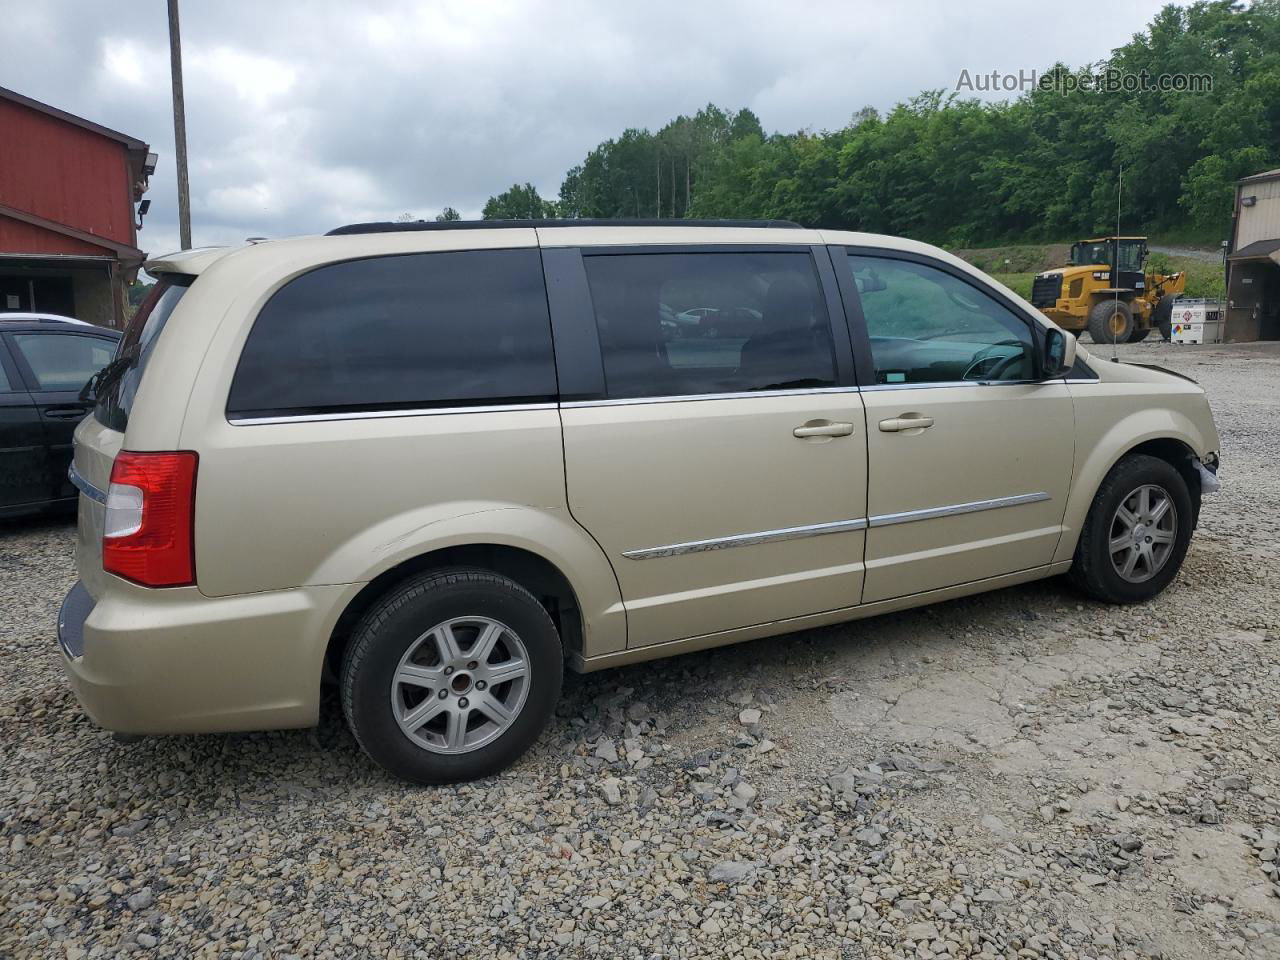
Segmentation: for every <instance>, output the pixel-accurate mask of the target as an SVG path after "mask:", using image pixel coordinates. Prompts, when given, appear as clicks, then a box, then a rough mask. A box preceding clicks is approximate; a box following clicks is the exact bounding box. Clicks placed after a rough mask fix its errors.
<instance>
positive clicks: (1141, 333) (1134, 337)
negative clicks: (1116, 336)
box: [1126, 327, 1151, 343]
mask: <svg viewBox="0 0 1280 960" xmlns="http://www.w3.org/2000/svg"><path fill="white" fill-rule="evenodd" d="M1150 332H1151V328H1150V327H1134V330H1133V333H1131V334H1129V339H1128V340H1127V341H1126V342H1127V343H1141V342H1142V341H1143V340H1145V339H1147V334H1149V333H1150Z"/></svg>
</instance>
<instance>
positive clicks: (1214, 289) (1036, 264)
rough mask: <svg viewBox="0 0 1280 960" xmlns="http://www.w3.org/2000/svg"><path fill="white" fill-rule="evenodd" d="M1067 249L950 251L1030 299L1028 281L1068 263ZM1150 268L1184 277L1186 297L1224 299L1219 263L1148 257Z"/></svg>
mask: <svg viewBox="0 0 1280 960" xmlns="http://www.w3.org/2000/svg"><path fill="white" fill-rule="evenodd" d="M1069 251H1070V246H1069V245H1068V244H1065V243H1053V244H1040V245H1035V244H1029V245H1025V246H1005V247H979V248H974V249H965V250H953V251H952V252H953V253H954V254H955V255H956V256H958V257H960V259H962V260H965V261H967V262H968V263H971V264H973V265H974V266H975V267H977V268H978V269H979V270H981V271H983V272H984V273H988V274H990V275H991V276H992V277H994V278H995V279H996V280H999V281H1000V282H1001V283H1003V284H1004V285H1005V286H1006V287H1008V288H1009V289H1010V290H1012V291H1013V292H1014V293H1016V294H1018V295H1019V296H1021V297H1027V298H1030V296H1031V281H1032V280H1034V279H1035V275H1036V274H1037V273H1039V272H1040V271H1041V270H1048V269H1050V268H1052V267H1060V266H1062V265H1063V264H1065V263H1066V262H1067V254H1068V252H1069ZM1151 267H1152V268H1154V269H1156V270H1158V271H1160V272H1162V273H1172V272H1173V271H1175V270H1182V271H1185V272H1186V274H1187V289H1186V293H1184V294H1183V296H1186V297H1210V298H1213V297H1223V296H1225V295H1226V290H1225V287H1224V284H1223V274H1222V264H1220V263H1206V262H1205V261H1204V260H1194V259H1192V258H1190V257H1174V256H1168V255H1166V254H1162V253H1153V254H1151Z"/></svg>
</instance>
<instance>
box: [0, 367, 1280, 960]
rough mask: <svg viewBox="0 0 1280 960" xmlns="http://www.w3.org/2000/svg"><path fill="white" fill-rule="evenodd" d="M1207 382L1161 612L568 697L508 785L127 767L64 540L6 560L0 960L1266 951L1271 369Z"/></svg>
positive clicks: (1277, 602) (611, 678)
mask: <svg viewBox="0 0 1280 960" xmlns="http://www.w3.org/2000/svg"><path fill="white" fill-rule="evenodd" d="M1120 350H1121V353H1123V354H1126V355H1131V356H1136V357H1138V358H1140V359H1142V360H1144V361H1146V362H1155V363H1161V364H1166V365H1168V366H1171V367H1174V368H1175V369H1178V370H1181V371H1184V372H1187V373H1189V374H1191V375H1192V376H1194V377H1196V378H1197V379H1199V380H1200V381H1201V382H1202V383H1204V384H1205V385H1206V387H1207V388H1208V390H1209V394H1210V397H1211V400H1212V402H1213V406H1214V409H1215V412H1216V414H1217V417H1218V423H1219V426H1220V428H1221V430H1222V434H1223V453H1224V466H1223V490H1222V492H1221V493H1220V494H1219V495H1218V496H1217V497H1216V498H1213V499H1210V500H1208V501H1207V502H1206V509H1205V512H1204V516H1203V519H1202V526H1201V528H1200V531H1199V533H1198V535H1197V537H1196V540H1195V542H1194V544H1193V546H1192V550H1191V553H1190V555H1189V557H1188V560H1187V564H1186V566H1185V568H1184V570H1183V572H1182V575H1181V577H1180V578H1179V579H1178V581H1177V582H1176V583H1175V584H1174V586H1173V587H1172V588H1171V589H1170V590H1169V591H1168V592H1166V593H1165V594H1164V595H1163V596H1162V597H1160V598H1158V599H1157V600H1156V601H1155V602H1153V603H1150V604H1148V605H1146V606H1141V607H1129V608H1123V609H1122V608H1114V607H1105V606H1101V605H1099V604H1095V603H1090V602H1086V601H1083V600H1081V599H1080V598H1078V597H1077V596H1076V595H1074V594H1073V593H1071V592H1070V591H1069V590H1068V589H1067V588H1066V587H1065V585H1064V584H1062V583H1061V582H1056V581H1054V582H1046V583H1039V584H1033V585H1029V586H1026V587H1020V588H1015V589H1010V590H1004V591H1001V592H999V593H995V594H988V595H986V596H981V597H975V598H971V599H967V600H961V601H956V602H952V603H948V604H944V605H941V606H937V607H933V608H928V609H923V610H917V611H913V612H909V613H904V614H894V615H890V616H886V617H882V618H879V619H876V620H870V621H866V622H862V623H855V624H851V625H845V626H839V627H834V628H829V629H824V630H818V631H813V632H809V633H803V634H798V635H795V636H792V637H788V638H784V639H771V640H763V641H758V642H755V643H751V644H747V645H744V646H738V647H729V648H725V649H721V650H716V651H711V652H707V653H700V654H693V655H690V656H686V657H683V658H678V659H675V660H670V661H666V662H662V663H656V664H647V665H643V666H638V667H632V668H626V669H619V670H614V671H611V672H607V673H604V674H595V675H592V676H589V677H570V678H569V680H568V682H567V686H566V696H565V700H564V703H563V705H562V707H561V709H560V711H559V719H558V721H557V722H556V723H555V724H554V725H553V726H552V728H551V729H550V731H549V732H548V733H547V734H546V735H545V736H544V737H543V739H542V741H541V742H540V743H539V744H538V745H537V747H536V748H535V749H534V750H533V752H532V753H531V754H530V755H529V756H528V757H526V758H525V759H524V760H523V761H521V762H520V763H519V764H518V765H517V766H516V767H515V768H514V769H512V770H511V771H509V773H507V774H506V775H504V776H502V777H499V778H496V779H493V780H488V781H483V782H480V783H476V784H472V785H468V786H460V787H453V788H444V789H411V788H408V787H406V786H403V785H401V784H399V783H395V782H391V781H389V780H388V779H387V778H386V777H385V776H383V775H382V774H381V773H380V772H379V771H377V770H376V769H374V768H373V767H372V765H371V764H370V763H369V762H368V761H366V760H365V759H364V757H363V756H362V755H361V754H360V753H359V752H358V751H357V749H356V747H355V745H354V743H353V741H352V739H351V737H350V736H349V735H348V734H347V732H346V730H345V729H344V727H343V726H342V724H341V721H340V716H339V711H338V710H337V708H336V704H335V703H334V702H333V701H332V700H330V701H329V702H328V704H327V707H326V711H325V717H324V720H323V722H322V723H321V725H320V727H319V728H318V729H316V730H310V731H293V732H282V733H264V734H253V735H243V736H227V737H212V736H209V737H173V738H161V739H150V740H144V741H141V742H136V743H131V744H124V743H117V742H115V741H114V740H113V739H112V738H111V737H110V736H109V735H107V734H105V733H103V732H101V731H99V730H97V729H95V728H94V727H93V726H92V725H91V724H90V723H89V722H88V721H87V720H85V719H84V718H83V717H82V716H81V714H80V711H79V709H78V708H77V705H76V703H75V701H74V699H73V698H72V696H71V694H70V692H69V690H68V687H67V685H66V683H65V682H64V681H63V679H62V676H61V673H60V669H59V666H58V654H57V650H56V645H55V641H54V633H53V630H54V618H55V614H56V611H57V606H58V603H59V601H60V599H61V597H62V595H63V593H64V592H65V591H66V589H67V588H68V587H69V586H70V584H71V583H72V580H73V569H72V560H71V550H72V540H73V531H72V528H71V527H70V526H69V525H67V524H66V523H52V522H40V523H26V524H20V525H12V524H11V525H9V526H8V527H7V528H5V529H3V531H0V584H2V585H3V586H2V587H0V657H2V658H3V664H4V672H3V676H4V679H5V682H4V685H3V689H0V956H3V957H57V958H64V957H65V958H77V957H85V956H89V957H108V956H117V955H129V956H134V955H140V956H153V955H154V956H170V957H193V956H194V957H241V958H248V957H288V956H300V957H312V956H315V957H342V958H345V957H355V956H377V957H406V958H407V957H427V958H454V957H458V958H461V957H469V958H470V957H475V958H488V957H512V958H514V957H522V958H523V957H543V956H556V957H561V956H564V957H579V956H607V957H616V958H649V957H694V956H699V957H701V956H708V957H721V956H733V957H805V958H808V957H824V958H861V957H931V956H939V957H941V956H943V955H948V956H950V957H969V956H982V957H1008V958H1015V957H1017V958H1021V957H1027V958H1031V957H1129V958H1131V957H1164V958H1170V960H1172V958H1189V957H1230V956H1244V957H1277V956H1280V885H1278V884H1277V880H1280V873H1278V872H1277V866H1278V864H1277V855H1276V847H1277V843H1278V842H1280V761H1278V755H1277V749H1278V747H1280V718H1278V717H1277V704H1278V703H1280V642H1277V640H1276V637H1277V635H1278V634H1280V592H1278V591H1277V585H1278V584H1280V573H1278V572H1277V559H1278V557H1280V510H1277V501H1280V476H1278V474H1277V469H1278V468H1277V450H1278V449H1280V389H1278V388H1277V385H1278V384H1280V351H1278V350H1276V349H1275V345H1252V346H1248V347H1240V348H1235V347H1232V348H1222V347H1217V348H1197V347H1177V346H1173V345H1168V344H1160V343H1156V344H1139V345H1135V346H1129V347H1121V348H1120Z"/></svg>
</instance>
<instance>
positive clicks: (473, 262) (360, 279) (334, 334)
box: [227, 250, 556, 418]
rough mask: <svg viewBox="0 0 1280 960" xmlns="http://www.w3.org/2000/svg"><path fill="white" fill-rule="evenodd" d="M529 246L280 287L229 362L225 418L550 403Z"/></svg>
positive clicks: (537, 269) (351, 269)
mask: <svg viewBox="0 0 1280 960" xmlns="http://www.w3.org/2000/svg"><path fill="white" fill-rule="evenodd" d="M555 396H556V379H555V367H554V363H553V360H552V351H551V324H550V319H549V317H548V315H547V300H546V291H545V290H544V288H543V281H542V262H541V258H540V257H539V255H538V251H536V250H474V251H465V252H458V253H425V254H407V255H400V256H389V257H377V258H373V259H368V260H353V261H349V262H346V263H337V264H333V265H331V266H327V267H321V268H320V269H318V270H313V271H312V272H310V273H307V274H303V275H302V276H300V277H298V278H297V279H295V280H293V281H291V282H290V283H288V284H286V285H285V286H284V287H283V288H281V289H280V290H279V292H277V293H276V294H275V295H274V296H273V297H272V298H271V299H270V300H269V301H268V302H267V304H266V306H265V307H263V308H262V312H261V313H260V314H259V315H258V318H257V320H256V321H255V322H254V325H253V329H252V330H251V331H250V333H249V338H248V340H247V341H246V343H245V346H244V350H243V352H242V353H241V355H240V363H239V366H238V367H237V368H236V374H235V378H234V380H233V381H232V384H231V394H230V397H229V399H228V402H227V413H228V415H231V416H233V417H241V418H243V417H254V416H272V415H289V414H293V415H299V414H308V413H338V412H360V411H377V410H394V409H414V408H426V407H439V406H466V405H475V404H493V403H522V402H537V401H547V400H553V399H554V398H555Z"/></svg>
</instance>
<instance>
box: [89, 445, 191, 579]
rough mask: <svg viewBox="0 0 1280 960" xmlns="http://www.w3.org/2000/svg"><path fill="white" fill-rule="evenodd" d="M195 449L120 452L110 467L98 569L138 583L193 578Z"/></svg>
mask: <svg viewBox="0 0 1280 960" xmlns="http://www.w3.org/2000/svg"><path fill="white" fill-rule="evenodd" d="M196 463H197V457H196V455H195V453H193V452H191V451H189V450H184V451H179V452H177V453H133V452H130V451H128V450H124V451H121V452H120V453H119V454H118V455H117V456H116V459H115V463H114V464H113V465H112V467H111V486H110V487H109V488H108V490H107V515H106V521H105V523H104V525H103V529H102V569H103V570H105V571H107V573H114V574H115V575H116V576H118V577H124V578H125V579H126V580H132V581H133V582H134V583H139V584H142V586H144V587H186V586H191V585H192V584H194V583H195V582H196V560H195V540H194V537H193V534H192V531H193V529H194V520H195V500H196Z"/></svg>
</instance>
